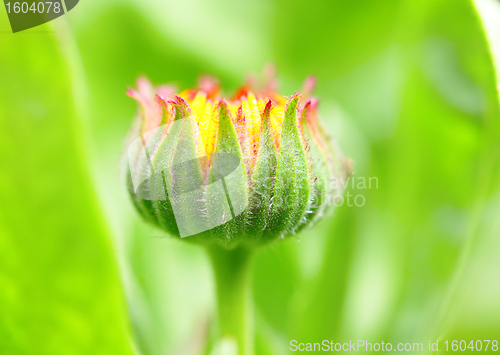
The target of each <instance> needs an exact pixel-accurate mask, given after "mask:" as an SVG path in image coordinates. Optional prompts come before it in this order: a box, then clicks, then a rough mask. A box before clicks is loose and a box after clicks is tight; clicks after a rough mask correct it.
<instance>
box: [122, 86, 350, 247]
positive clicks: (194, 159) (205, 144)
mask: <svg viewBox="0 0 500 355" xmlns="http://www.w3.org/2000/svg"><path fill="white" fill-rule="evenodd" d="M313 86H314V80H313V79H311V78H310V79H308V80H307V81H306V84H305V88H304V97H301V95H300V94H297V93H296V94H295V95H293V96H292V97H291V98H289V99H288V100H287V99H285V98H284V97H283V96H281V95H279V94H278V93H276V92H275V91H274V85H267V86H266V87H265V89H263V90H262V91H260V92H259V91H257V90H251V89H250V88H249V87H243V88H241V89H240V90H238V91H237V93H236V95H235V96H234V97H233V98H231V99H225V98H221V97H220V94H219V87H218V85H217V83H216V82H215V81H214V80H213V79H211V78H208V77H204V78H203V79H202V80H201V81H200V85H199V88H198V89H189V90H185V91H183V92H181V93H180V94H178V95H175V94H174V93H175V89H174V88H173V87H168V86H162V87H158V88H153V86H152V85H151V84H150V83H149V81H147V79H145V78H141V79H139V80H138V83H137V87H138V90H137V91H136V90H132V89H130V90H129V91H128V92H127V94H128V95H129V96H131V97H132V98H134V99H135V100H136V101H137V102H138V103H139V108H140V110H139V113H138V115H137V121H136V124H135V125H134V127H133V129H132V136H133V137H132V139H131V143H130V145H129V148H128V152H127V153H128V169H127V184H128V190H129V192H130V196H131V198H132V201H133V203H134V205H135V207H136V208H137V210H138V211H139V213H140V214H141V215H142V216H143V218H144V219H145V220H147V221H148V222H150V223H152V224H154V225H155V226H157V227H158V228H160V229H162V230H164V231H166V232H167V233H169V234H171V235H173V236H176V237H181V238H186V240H188V241H191V242H201V243H213V242H215V243H219V244H221V245H223V246H226V247H228V248H232V247H235V246H236V245H238V244H240V243H243V244H261V243H264V242H268V241H272V240H275V239H278V238H284V237H286V236H289V235H294V234H296V233H297V232H298V231H300V230H301V229H303V228H304V227H306V226H308V225H311V224H312V223H314V222H315V221H316V220H317V219H318V218H320V217H321V216H322V215H324V213H325V212H326V210H327V208H328V206H330V205H331V204H332V202H333V201H334V198H335V196H337V195H339V194H341V193H342V191H341V188H340V187H341V186H342V184H340V183H337V184H331V183H330V182H331V181H332V180H333V179H336V181H343V179H344V178H345V176H346V171H347V170H348V169H347V164H346V161H347V160H345V159H344V158H343V156H342V153H341V152H340V150H339V149H338V148H337V147H334V146H333V145H332V143H331V142H330V140H329V138H328V136H327V135H326V134H325V131H324V129H323V128H322V126H321V123H320V121H319V118H318V112H317V106H318V101H317V100H316V99H312V98H309V96H310V93H311V92H312V89H313ZM332 185H334V186H335V188H331V186H332Z"/></svg>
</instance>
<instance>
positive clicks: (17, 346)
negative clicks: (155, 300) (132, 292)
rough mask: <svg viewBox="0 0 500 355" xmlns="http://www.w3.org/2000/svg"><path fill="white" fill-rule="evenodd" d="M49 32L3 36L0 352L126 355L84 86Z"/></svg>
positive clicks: (128, 349)
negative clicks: (86, 142)
mask: <svg viewBox="0 0 500 355" xmlns="http://www.w3.org/2000/svg"><path fill="white" fill-rule="evenodd" d="M5 25H6V24H5V23H4V20H2V23H1V26H0V27H1V28H2V29H3V28H5V27H6V26H5ZM50 29H51V28H50V27H49V26H46V25H44V26H42V27H38V28H37V29H36V30H33V31H30V30H28V31H26V32H23V33H22V34H18V35H12V34H6V33H2V34H1V37H2V45H1V47H0V77H2V85H1V86H0V160H1V161H2V163H1V164H0V170H1V173H0V176H1V178H0V201H2V203H1V204H0V304H1V307H0V338H1V339H2V340H1V344H0V352H1V353H4V354H35V353H36V354H61V355H62V354H132V350H131V346H130V341H129V334H128V325H127V319H126V316H125V307H124V302H123V296H122V290H121V287H120V283H119V278H118V272H117V267H116V263H115V259H114V254H113V251H112V250H111V243H110V240H109V235H108V232H107V229H106V226H105V224H104V223H103V219H102V216H101V212H100V210H99V208H98V205H97V202H96V198H95V194H94V190H93V188H92V185H91V182H90V179H89V173H88V171H87V169H86V168H85V159H84V154H83V152H84V150H83V147H82V136H81V131H82V128H81V125H80V124H79V121H78V112H77V110H76V108H75V101H74V100H79V99H80V98H79V97H76V96H73V89H72V88H73V87H74V86H75V85H80V83H75V82H73V81H72V80H73V79H74V77H72V73H71V72H70V70H69V67H68V62H67V61H66V59H65V57H64V56H63V54H62V53H61V50H60V48H59V43H58V41H57V40H56V38H55V35H54V33H52V32H51V31H50ZM58 30H61V29H59V28H58ZM2 32H3V31H2ZM64 45H65V46H67V45H68V43H64Z"/></svg>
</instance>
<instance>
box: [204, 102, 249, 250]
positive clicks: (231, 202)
mask: <svg viewBox="0 0 500 355" xmlns="http://www.w3.org/2000/svg"><path fill="white" fill-rule="evenodd" d="M218 112H219V128H218V133H217V145H216V149H215V153H214V154H213V155H212V157H211V169H210V179H211V181H210V182H211V183H212V184H211V185H210V187H211V186H213V184H214V183H217V184H222V187H223V188H224V195H225V198H226V200H225V201H221V200H220V190H215V189H211V188H209V189H208V192H207V201H210V203H208V204H207V211H208V215H209V217H210V218H211V220H214V221H217V218H221V217H220V216H221V209H224V212H223V213H222V215H224V218H225V220H226V221H227V222H226V223H224V224H222V225H220V226H217V227H215V228H214V229H212V230H211V231H210V232H211V234H212V235H213V236H215V237H216V238H218V239H219V241H220V242H221V243H222V244H231V243H232V242H233V240H232V239H234V237H235V236H239V235H241V234H242V233H244V231H245V229H246V225H247V214H248V184H247V174H246V167H245V163H244V158H243V154H242V150H241V146H240V143H239V139H238V134H237V132H236V130H235V127H234V124H233V121H232V118H231V113H230V112H229V109H228V107H227V104H226V102H225V101H221V103H220V104H219V107H218ZM219 186H220V185H219ZM216 194H217V195H216ZM227 206H228V207H229V210H227ZM228 212H229V213H230V215H227V213H228ZM218 222H220V221H218Z"/></svg>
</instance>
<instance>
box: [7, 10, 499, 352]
mask: <svg viewBox="0 0 500 355" xmlns="http://www.w3.org/2000/svg"><path fill="white" fill-rule="evenodd" d="M478 9H479V11H478ZM479 14H480V15H479ZM7 21H8V20H7V15H6V11H5V10H4V8H3V7H2V9H1V10H0V80H1V85H0V353H1V354H65V355H66V354H86V355H88V354H133V353H135V354H143V355H160V354H161V355H168V354H180V355H190V354H193V355H194V354H208V351H209V350H207V349H209V348H210V344H211V342H212V341H213V339H214V336H213V334H214V330H213V322H214V317H215V302H214V296H213V294H214V290H213V279H212V278H213V276H212V273H211V270H210V268H209V261H208V258H207V257H206V256H205V254H204V252H203V250H202V249H201V248H198V247H195V246H192V245H188V244H187V243H181V242H179V241H176V240H171V239H169V238H168V237H166V236H165V235H163V234H161V232H158V231H156V230H153V229H152V228H150V227H149V226H147V225H146V224H144V222H142V221H141V220H140V219H139V216H138V215H137V214H136V213H135V211H134V210H133V207H132V204H131V202H130V201H129V198H128V196H127V192H126V190H125V188H124V184H123V179H122V175H123V169H124V166H123V151H124V149H125V145H124V138H125V137H126V135H127V132H128V130H129V127H130V125H131V122H132V118H133V117H134V114H135V112H136V104H135V102H133V100H131V99H130V98H128V97H127V96H126V95H125V91H126V89H127V88H128V87H129V86H134V84H135V79H136V78H137V77H138V76H139V75H146V76H147V77H149V78H150V79H151V80H152V82H153V83H155V84H161V83H167V82H173V83H175V84H176V85H177V86H178V88H179V89H180V90H182V89H185V88H187V87H191V86H193V85H195V83H196V80H197V78H198V77H199V76H200V75H201V74H206V73H208V74H212V75H215V76H217V77H219V78H220V80H221V83H222V86H223V88H224V89H225V90H226V92H231V91H232V90H234V89H235V88H236V87H237V86H238V85H239V84H240V83H241V82H242V81H243V80H244V78H245V76H246V74H248V73H251V72H253V73H260V72H261V71H262V68H263V67H264V65H265V64H266V63H274V64H276V66H277V67H278V70H279V71H278V77H279V79H280V82H281V87H280V92H281V93H282V94H284V95H291V94H293V93H294V91H296V90H299V89H300V87H301V84H302V81H303V80H304V78H305V77H306V76H307V75H309V74H314V75H316V77H317V79H318V86H317V96H318V97H319V98H320V100H321V103H320V112H321V114H322V116H323V120H324V122H325V124H326V126H328V128H329V130H330V132H331V133H332V134H333V136H334V137H335V138H336V139H337V140H338V141H339V143H340V146H341V147H342V149H343V150H344V152H345V153H346V155H348V156H349V157H351V158H352V159H353V160H354V161H355V162H356V166H355V177H366V178H368V177H376V178H377V179H378V188H375V187H374V186H372V188H371V189H358V190H357V189H356V188H349V190H348V191H349V193H350V194H352V195H358V194H362V195H363V196H365V199H366V203H365V204H364V206H362V207H349V206H347V205H343V206H342V207H340V208H338V209H337V210H336V211H335V215H334V216H333V217H332V216H330V217H328V218H326V219H324V220H322V221H321V222H320V223H318V224H317V225H316V226H314V227H313V228H311V229H309V230H307V231H305V232H304V233H302V234H301V235H299V236H298V237H297V238H292V239H290V240H287V241H284V242H280V243H276V244H273V245H271V246H270V247H268V248H265V249H262V250H260V251H259V253H258V255H257V257H256V260H255V264H254V268H253V285H252V286H253V287H252V292H253V301H254V312H255V322H254V323H255V324H254V326H255V331H256V338H255V352H256V354H258V355H261V354H262V355H267V354H277V355H279V354H288V353H291V352H290V350H289V342H290V340H293V339H295V340H297V341H298V342H304V343H307V342H320V341H322V340H323V339H328V340H333V341H335V342H344V341H349V340H353V341H355V340H357V339H364V340H367V341H370V342H380V341H382V340H383V341H384V342H392V343H393V344H397V343H399V342H402V343H413V342H422V343H423V344H424V350H425V351H424V352H428V351H427V350H428V341H429V340H430V341H432V342H435V341H436V340H438V339H440V344H441V346H440V349H441V350H444V346H443V341H445V340H447V339H448V340H449V341H450V343H451V340H453V339H457V340H461V339H464V340H466V341H467V343H469V341H470V340H474V341H475V340H477V339H491V340H493V339H497V340H500V225H499V223H498V221H499V219H500V218H499V217H500V109H499V94H498V91H497V87H498V80H499V79H500V75H497V71H496V70H499V72H498V73H500V2H498V1H497V0H476V1H472V0H356V1H353V0H331V1H319V0H312V1H308V2H304V1H290V0H288V1H284V0H283V1H282V0H274V1H264V0H254V1H229V0H223V1H201V0H182V1H181V0H177V1H159V0H120V1H118V0H108V1H106V2H103V1H97V0H81V1H80V3H79V4H78V6H77V7H76V8H75V9H74V10H72V11H71V12H70V13H69V14H67V15H65V16H63V17H61V18H59V19H56V20H55V21H53V22H51V23H50V24H46V25H42V26H39V27H36V28H33V29H30V30H27V31H24V32H20V33H18V34H12V33H11V30H10V26H9V24H8V22H7ZM485 29H486V31H485ZM495 62H496V64H497V66H496V69H495ZM490 349H491V348H490ZM467 351H468V352H469V350H467ZM440 352H443V351H440Z"/></svg>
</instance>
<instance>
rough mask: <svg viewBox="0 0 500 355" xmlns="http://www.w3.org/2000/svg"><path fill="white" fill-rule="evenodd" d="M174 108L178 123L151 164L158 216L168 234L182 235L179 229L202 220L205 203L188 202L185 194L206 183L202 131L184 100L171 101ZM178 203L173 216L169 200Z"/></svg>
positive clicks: (198, 200)
mask: <svg viewBox="0 0 500 355" xmlns="http://www.w3.org/2000/svg"><path fill="white" fill-rule="evenodd" d="M169 103H171V104H172V105H173V106H174V108H175V121H174V122H173V123H172V125H171V126H170V127H169V131H168V134H166V135H165V137H164V138H163V140H162V141H161V143H160V145H159V147H158V149H157V150H156V153H155V155H154V157H153V162H152V171H153V174H152V191H153V193H154V194H155V195H156V197H157V198H156V199H155V200H154V201H153V206H154V207H155V216H156V218H157V219H158V221H159V223H160V225H161V226H162V227H163V229H165V230H166V231H168V232H169V233H171V234H173V235H175V236H180V228H184V229H185V230H186V229H189V228H191V227H193V226H195V225H196V223H197V222H198V221H199V220H200V219H199V218H198V214H199V213H201V212H200V211H203V210H204V209H205V200H204V199H202V198H200V199H197V200H195V201H194V200H193V201H192V200H188V199H186V198H185V195H184V194H183V193H184V192H185V191H189V190H192V189H195V188H196V187H198V186H201V185H202V184H203V182H204V174H203V169H202V163H201V161H200V160H199V159H198V151H197V141H198V139H199V132H198V129H197V128H198V127H197V123H196V120H195V119H194V117H193V116H192V114H191V112H190V110H189V106H188V104H187V102H186V101H185V100H184V99H182V98H181V97H178V96H177V97H176V98H175V99H174V100H172V101H170V102H169ZM171 198H172V199H173V200H174V201H176V208H177V211H178V212H179V213H177V215H176V214H175V213H174V207H173V206H172V203H171V201H170V199H171Z"/></svg>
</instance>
